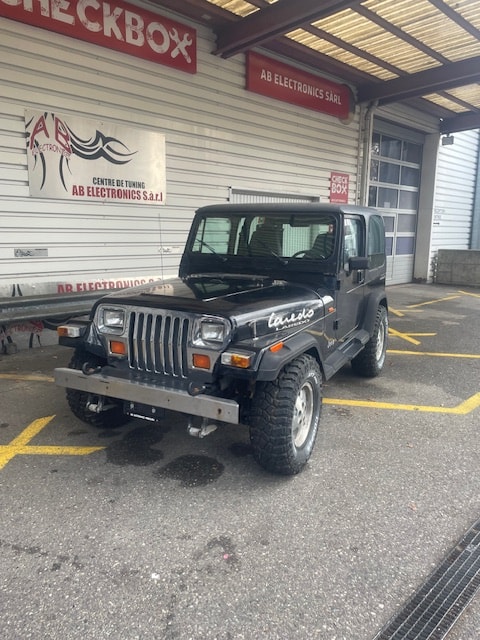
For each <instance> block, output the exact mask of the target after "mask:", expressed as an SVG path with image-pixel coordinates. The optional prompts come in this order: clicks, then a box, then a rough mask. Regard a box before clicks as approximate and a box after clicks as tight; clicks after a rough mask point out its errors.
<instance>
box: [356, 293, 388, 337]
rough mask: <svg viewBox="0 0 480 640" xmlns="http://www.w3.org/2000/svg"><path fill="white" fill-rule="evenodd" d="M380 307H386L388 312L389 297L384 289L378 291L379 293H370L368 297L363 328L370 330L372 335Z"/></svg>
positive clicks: (369, 332)
mask: <svg viewBox="0 0 480 640" xmlns="http://www.w3.org/2000/svg"><path fill="white" fill-rule="evenodd" d="M378 307H385V309H386V310H387V312H388V304H387V298H386V296H385V292H384V291H382V292H378V295H370V297H369V299H368V304H367V308H366V310H365V317H364V321H363V327H362V328H363V329H365V330H366V331H368V334H369V335H370V336H372V335H373V331H374V329H375V321H376V319H377V310H378Z"/></svg>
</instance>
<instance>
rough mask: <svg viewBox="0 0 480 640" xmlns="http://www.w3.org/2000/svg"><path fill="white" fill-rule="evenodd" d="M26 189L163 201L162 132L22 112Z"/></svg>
mask: <svg viewBox="0 0 480 640" xmlns="http://www.w3.org/2000/svg"><path fill="white" fill-rule="evenodd" d="M25 130H26V138H27V156H28V178H29V185H30V195H31V196H33V197H36V198H54V199H73V200H97V201H98V200H101V201H105V202H117V203H129V204H148V205H152V204H159V205H161V204H165V195H166V194H165V190H166V175H165V135H164V134H162V133H157V132H155V131H146V130H144V129H134V128H133V127H126V126H124V125H118V124H113V123H111V122H103V121H96V120H89V119H86V118H80V117H77V116H64V115H61V114H58V113H51V112H37V111H26V112H25Z"/></svg>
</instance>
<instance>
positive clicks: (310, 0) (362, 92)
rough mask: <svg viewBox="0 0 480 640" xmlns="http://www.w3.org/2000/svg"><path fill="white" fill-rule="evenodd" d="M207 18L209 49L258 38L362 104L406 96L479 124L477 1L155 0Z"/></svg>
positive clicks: (449, 121) (435, 111)
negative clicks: (212, 41)
mask: <svg viewBox="0 0 480 640" xmlns="http://www.w3.org/2000/svg"><path fill="white" fill-rule="evenodd" d="M151 1H152V2H153V3H154V4H156V5H158V6H165V7H168V8H170V9H172V10H173V11H175V12H177V13H180V14H183V15H185V16H188V17H189V18H192V19H194V20H197V21H199V22H201V23H203V24H206V25H209V26H210V27H211V28H212V29H213V30H214V32H215V34H216V36H217V47H216V50H215V51H214V52H213V53H215V54H216V55H221V56H222V57H224V58H229V57H231V56H234V55H236V54H238V53H241V52H246V51H248V50H249V49H252V48H254V47H262V48H263V49H265V50H270V51H271V52H274V53H277V54H280V55H282V56H284V57H286V58H288V59H289V60H290V61H291V63H292V64H295V62H298V63H302V64H303V65H307V66H309V67H311V68H312V69H314V70H315V71H317V72H318V73H319V74H322V73H327V74H332V75H335V76H337V77H339V78H341V79H343V80H345V81H346V82H349V83H350V84H352V85H353V87H354V88H356V93H357V96H356V97H357V101H358V102H360V103H370V102H378V104H379V105H385V104H390V103H393V102H405V103H407V104H410V105H411V106H414V107H415V108H417V109H421V110H423V111H427V112H428V113H430V114H432V115H434V116H436V117H438V118H439V121H440V122H439V127H440V131H441V132H442V133H452V132H454V131H461V130H465V129H475V128H478V127H480V84H479V83H480V0H151Z"/></svg>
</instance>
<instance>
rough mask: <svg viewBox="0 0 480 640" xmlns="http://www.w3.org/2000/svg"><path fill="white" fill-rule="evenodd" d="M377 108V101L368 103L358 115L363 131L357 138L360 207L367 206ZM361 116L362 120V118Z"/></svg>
mask: <svg viewBox="0 0 480 640" xmlns="http://www.w3.org/2000/svg"><path fill="white" fill-rule="evenodd" d="M377 106H378V100H375V102H370V103H369V104H368V106H367V108H366V109H363V113H362V114H361V115H360V124H361V126H362V130H363V137H362V135H360V136H359V140H358V142H359V145H358V146H359V150H358V151H359V153H358V157H359V158H360V145H362V166H361V171H360V188H359V189H358V197H357V202H358V204H360V205H363V206H366V205H367V204H368V183H369V176H370V155H371V151H372V133H373V114H374V112H375V109H376V108H377ZM362 116H363V118H362Z"/></svg>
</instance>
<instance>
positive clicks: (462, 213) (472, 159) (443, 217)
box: [431, 130, 480, 256]
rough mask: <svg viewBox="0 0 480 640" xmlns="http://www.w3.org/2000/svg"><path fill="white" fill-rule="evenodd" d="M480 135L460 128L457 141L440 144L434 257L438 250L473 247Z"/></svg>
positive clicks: (433, 240) (434, 226) (454, 136)
mask: <svg viewBox="0 0 480 640" xmlns="http://www.w3.org/2000/svg"><path fill="white" fill-rule="evenodd" d="M479 137H480V132H479V130H475V131H460V132H458V133H455V134H454V135H453V138H454V141H453V144H451V145H446V146H443V145H440V148H439V152H438V164H437V175H436V188H435V207H434V216H433V228H432V242H431V251H432V256H434V255H435V254H436V252H437V251H438V249H470V238H471V225H472V214H473V203H474V197H475V187H476V181H477V180H478V176H477V172H478V167H477V158H478V145H479Z"/></svg>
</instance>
